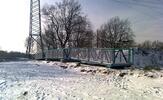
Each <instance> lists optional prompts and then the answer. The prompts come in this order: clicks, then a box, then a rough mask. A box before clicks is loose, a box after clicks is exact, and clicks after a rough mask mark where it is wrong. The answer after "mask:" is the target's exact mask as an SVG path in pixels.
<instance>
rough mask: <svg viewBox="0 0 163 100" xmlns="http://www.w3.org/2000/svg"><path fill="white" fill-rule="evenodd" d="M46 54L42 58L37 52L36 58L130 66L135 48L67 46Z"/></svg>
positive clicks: (109, 65) (108, 65) (110, 65)
mask: <svg viewBox="0 0 163 100" xmlns="http://www.w3.org/2000/svg"><path fill="white" fill-rule="evenodd" d="M44 54H45V58H42V53H36V54H35V59H37V60H66V61H78V62H82V63H86V64H100V65H105V66H107V67H128V66H131V65H132V64H133V63H134V53H133V49H121V48H120V49H114V48H113V49H111V48H101V49H100V48H66V49H52V50H47V51H45V52H44Z"/></svg>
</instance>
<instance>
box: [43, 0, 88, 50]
mask: <svg viewBox="0 0 163 100" xmlns="http://www.w3.org/2000/svg"><path fill="white" fill-rule="evenodd" d="M42 12H43V15H44V19H45V35H46V36H45V37H48V38H49V39H48V40H50V41H49V44H50V43H51V44H50V45H52V47H53V48H55V47H56V46H54V45H57V44H59V45H58V46H57V47H61V48H65V47H69V46H70V44H72V43H74V41H75V37H74V36H73V35H75V34H77V31H76V29H77V27H80V26H81V25H83V23H84V21H85V20H80V19H81V18H82V19H84V17H85V16H83V15H82V13H81V5H80V4H79V3H78V2H77V1H75V0H62V2H59V3H56V4H55V5H50V6H49V5H47V6H44V7H43V10H42ZM81 27H82V26H81ZM84 29H86V28H85V27H84ZM56 41H57V42H56ZM46 42H47V41H46ZM56 43H57V44H56ZM73 45H74V44H73Z"/></svg>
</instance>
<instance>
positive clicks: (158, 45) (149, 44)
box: [138, 40, 163, 50]
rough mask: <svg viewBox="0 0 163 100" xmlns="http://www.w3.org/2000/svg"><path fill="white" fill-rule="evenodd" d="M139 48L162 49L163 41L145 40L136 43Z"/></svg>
mask: <svg viewBox="0 0 163 100" xmlns="http://www.w3.org/2000/svg"><path fill="white" fill-rule="evenodd" d="M138 47H139V48H143V49H158V50H162V49H163V42H161V41H158V40H156V41H150V40H145V41H144V42H142V43H140V44H138Z"/></svg>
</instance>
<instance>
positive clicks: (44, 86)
mask: <svg viewBox="0 0 163 100" xmlns="http://www.w3.org/2000/svg"><path fill="white" fill-rule="evenodd" d="M60 66H68V68H63V67H60ZM82 69H85V70H87V72H81V70H82ZM88 70H96V73H93V72H89V73H88ZM97 70H99V71H97ZM100 70H101V71H100ZM104 71H109V74H104V73H103V72H104ZM120 73H127V74H126V75H125V76H124V77H120V76H119V74H120ZM130 73H133V75H131V74H130ZM154 73H158V74H159V75H160V76H158V77H157V78H150V77H147V76H144V73H143V72H142V71H139V70H134V71H130V70H113V69H107V68H102V67H97V66H89V65H81V66H78V67H76V64H75V63H61V62H46V61H26V62H25V61H24V62H23V61H21V62H1V63H0V100H163V78H162V77H161V75H163V72H162V71H160V72H154Z"/></svg>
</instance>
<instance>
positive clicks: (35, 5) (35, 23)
mask: <svg viewBox="0 0 163 100" xmlns="http://www.w3.org/2000/svg"><path fill="white" fill-rule="evenodd" d="M43 47H44V46H43V41H42V35H41V13H40V0H31V1H30V27H29V37H28V44H27V50H26V53H27V54H29V55H30V54H35V53H40V52H41V53H42V58H44V48H43ZM34 48H35V49H34Z"/></svg>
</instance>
